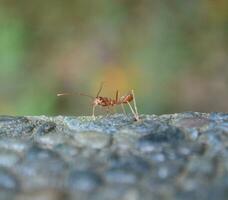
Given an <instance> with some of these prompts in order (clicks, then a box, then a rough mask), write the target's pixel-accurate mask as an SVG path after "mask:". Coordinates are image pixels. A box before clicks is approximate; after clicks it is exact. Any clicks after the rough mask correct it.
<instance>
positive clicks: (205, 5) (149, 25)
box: [0, 0, 228, 115]
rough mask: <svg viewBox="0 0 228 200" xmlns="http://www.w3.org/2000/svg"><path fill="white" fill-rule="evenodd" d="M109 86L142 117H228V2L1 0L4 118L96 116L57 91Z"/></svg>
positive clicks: (0, 101) (81, 100) (109, 92)
mask: <svg viewBox="0 0 228 200" xmlns="http://www.w3.org/2000/svg"><path fill="white" fill-rule="evenodd" d="M101 81H106V84H105V87H104V90H103V91H102V95H103V96H109V97H114V95H115V91H116V89H118V90H119V91H120V93H121V94H124V93H126V92H128V91H129V90H130V89H132V88H133V89H134V90H135V93H136V99H137V103H138V109H139V111H140V112H141V113H155V114H163V113H173V112H182V111H190V110H192V111H201V112H211V111H223V112H228V87H227V86H228V1H227V0H216V1H215V0H191V1H183V0H172V1H170V0H163V1H161V0H141V1H138V0H96V1H91V0H89V1H88V0H65V1H60V0H45V1H42V0H39V1H38V0H33V1H29V0H20V1H17V0H0V114H12V115H43V114H45V115H59V114H66V115H90V114H91V104H90V103H91V102H90V99H88V98H86V97H82V96H77V95H76V96H72V97H57V96H56V93H58V92H63V91H64V92H84V93H87V94H90V95H95V94H96V93H97V90H98V88H99V85H100V82H101ZM119 111H120V110H119ZM98 112H102V110H101V111H99V110H98Z"/></svg>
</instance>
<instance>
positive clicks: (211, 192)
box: [0, 112, 228, 200]
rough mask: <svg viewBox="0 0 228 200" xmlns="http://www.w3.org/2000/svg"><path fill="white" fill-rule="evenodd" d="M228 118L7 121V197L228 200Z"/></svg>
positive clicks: (1, 177)
mask: <svg viewBox="0 0 228 200" xmlns="http://www.w3.org/2000/svg"><path fill="white" fill-rule="evenodd" d="M227 147H228V114H226V113H197V112H185V113H177V114H171V115H161V116H156V115H141V116H140V121H138V122H136V121H134V118H133V116H127V115H122V114H115V115H108V116H97V117H96V118H95V120H94V119H93V118H92V117H90V116H89V117H85V116H82V117H73V116H71V117H68V116H66V117H65V116H57V117H46V116H28V117H13V116H0V199H4V200H8V199H9V200H11V199H13V200H14V199H15V200H22V199H23V200H24V199H25V200H28V199H33V200H34V199H35V200H36V199H37V200H38V199H42V200H53V199H56V200H62V199H64V200H65V199H66V200H74V199H82V200H84V199H85V200H87V199H95V200H106V199H110V200H115V199H120V200H138V199H145V200H150V199H177V200H182V199H189V200H190V199H195V200H198V199H199V200H204V199H205V200H208V199H224V200H225V199H228V193H227V189H228V151H227Z"/></svg>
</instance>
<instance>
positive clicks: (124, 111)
mask: <svg viewBox="0 0 228 200" xmlns="http://www.w3.org/2000/svg"><path fill="white" fill-rule="evenodd" d="M120 105H121V108H122V111H123V113H124V114H125V115H127V113H126V110H125V108H124V105H123V104H122V103H121V104H120Z"/></svg>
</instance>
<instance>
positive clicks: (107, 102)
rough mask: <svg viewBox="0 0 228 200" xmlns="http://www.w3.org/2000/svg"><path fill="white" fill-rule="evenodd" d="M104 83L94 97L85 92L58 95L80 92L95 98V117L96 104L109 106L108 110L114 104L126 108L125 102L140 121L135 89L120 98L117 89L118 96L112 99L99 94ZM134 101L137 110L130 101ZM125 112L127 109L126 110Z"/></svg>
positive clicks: (63, 94) (62, 94)
mask: <svg viewBox="0 0 228 200" xmlns="http://www.w3.org/2000/svg"><path fill="white" fill-rule="evenodd" d="M103 85H104V82H102V83H101V85H100V88H99V90H98V92H97V95H96V97H92V96H90V95H87V94H84V93H60V94H57V96H66V95H74V94H79V95H82V96H86V97H89V98H91V99H92V100H93V102H92V105H93V113H92V117H93V118H95V115H94V113H95V107H96V106H103V107H107V108H108V110H109V107H110V106H114V105H121V106H122V109H123V110H124V107H123V104H128V105H129V107H130V109H131V111H132V113H133V115H134V117H135V120H136V121H138V120H139V116H138V111H137V107H136V101H135V98H134V91H133V90H132V91H131V93H129V94H127V95H125V96H122V97H120V98H119V99H118V96H119V92H118V90H117V91H116V98H115V99H111V98H108V97H101V96H99V94H100V93H101V90H102V88H103ZM132 100H133V101H134V107H135V111H134V110H133V108H132V106H131V104H130V103H129V102H131V101H132ZM124 113H126V112H125V110H124Z"/></svg>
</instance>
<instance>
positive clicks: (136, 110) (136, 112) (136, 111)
mask: <svg viewBox="0 0 228 200" xmlns="http://www.w3.org/2000/svg"><path fill="white" fill-rule="evenodd" d="M131 92H132V95H133V103H134V107H135V114H136V115H137V118H138V119H139V113H138V109H137V105H136V100H135V93H134V90H131Z"/></svg>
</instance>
